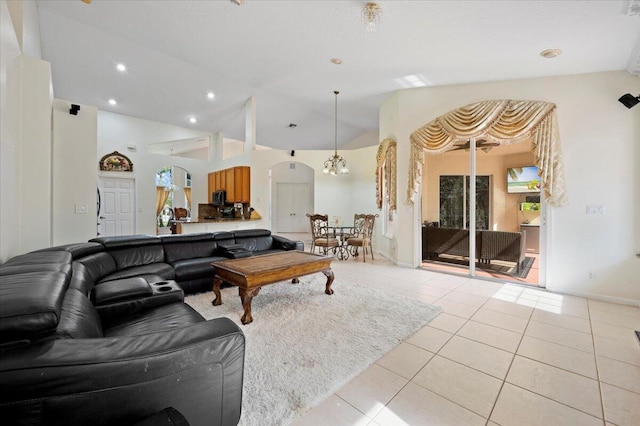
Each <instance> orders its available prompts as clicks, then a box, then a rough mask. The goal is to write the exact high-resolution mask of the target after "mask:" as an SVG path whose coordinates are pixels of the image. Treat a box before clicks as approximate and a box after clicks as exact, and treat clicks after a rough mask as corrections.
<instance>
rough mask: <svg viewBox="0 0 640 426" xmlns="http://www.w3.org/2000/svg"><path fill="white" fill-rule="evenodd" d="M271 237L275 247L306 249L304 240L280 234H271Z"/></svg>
mask: <svg viewBox="0 0 640 426" xmlns="http://www.w3.org/2000/svg"><path fill="white" fill-rule="evenodd" d="M271 238H273V248H277V249H281V250H304V243H303V242H302V241H293V240H290V239H288V238H284V237H281V236H279V235H271Z"/></svg>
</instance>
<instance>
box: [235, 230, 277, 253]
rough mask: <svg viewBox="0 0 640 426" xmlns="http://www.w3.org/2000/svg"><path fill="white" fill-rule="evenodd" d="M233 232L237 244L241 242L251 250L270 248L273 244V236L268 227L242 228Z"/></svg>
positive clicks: (258, 250) (257, 250)
mask: <svg viewBox="0 0 640 426" xmlns="http://www.w3.org/2000/svg"><path fill="white" fill-rule="evenodd" d="M232 234H233V239H234V241H235V244H241V245H242V246H243V247H244V248H245V249H247V250H249V251H253V252H260V251H264V250H270V249H271V248H272V246H273V237H272V236H271V231H269V230H268V229H241V230H238V231H233V232H232Z"/></svg>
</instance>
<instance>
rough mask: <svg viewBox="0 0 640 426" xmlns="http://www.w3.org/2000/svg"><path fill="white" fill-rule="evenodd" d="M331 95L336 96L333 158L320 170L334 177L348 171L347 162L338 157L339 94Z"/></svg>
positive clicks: (335, 91) (335, 92)
mask: <svg viewBox="0 0 640 426" xmlns="http://www.w3.org/2000/svg"><path fill="white" fill-rule="evenodd" d="M333 93H334V94H335V95H336V100H335V116H336V117H335V134H334V136H335V138H334V145H333V146H334V151H333V156H331V157H329V159H328V160H327V161H325V162H324V170H322V173H324V174H330V175H331V176H336V175H337V174H338V173H340V174H341V175H346V174H349V169H347V160H345V159H344V158H342V157H340V156H339V155H338V94H339V93H340V92H338V91H337V90H334V91H333Z"/></svg>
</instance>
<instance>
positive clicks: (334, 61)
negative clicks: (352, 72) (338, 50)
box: [331, 58, 342, 65]
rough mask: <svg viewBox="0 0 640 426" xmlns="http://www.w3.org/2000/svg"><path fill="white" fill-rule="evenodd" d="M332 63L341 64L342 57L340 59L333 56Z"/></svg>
mask: <svg viewBox="0 0 640 426" xmlns="http://www.w3.org/2000/svg"><path fill="white" fill-rule="evenodd" d="M331 63H332V64H336V65H340V64H342V59H340V58H331Z"/></svg>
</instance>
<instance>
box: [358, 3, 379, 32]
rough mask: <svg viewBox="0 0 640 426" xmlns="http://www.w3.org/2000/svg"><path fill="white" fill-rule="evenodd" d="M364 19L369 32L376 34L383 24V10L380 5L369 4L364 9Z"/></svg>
mask: <svg viewBox="0 0 640 426" xmlns="http://www.w3.org/2000/svg"><path fill="white" fill-rule="evenodd" d="M362 19H363V20H364V25H365V27H366V28H367V31H369V32H371V33H372V32H375V31H376V27H377V26H378V25H380V23H381V22H382V8H381V7H380V5H379V4H378V3H375V2H369V3H367V4H365V5H364V6H363V7H362Z"/></svg>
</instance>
